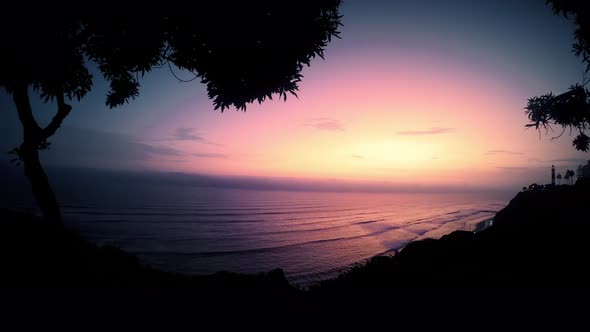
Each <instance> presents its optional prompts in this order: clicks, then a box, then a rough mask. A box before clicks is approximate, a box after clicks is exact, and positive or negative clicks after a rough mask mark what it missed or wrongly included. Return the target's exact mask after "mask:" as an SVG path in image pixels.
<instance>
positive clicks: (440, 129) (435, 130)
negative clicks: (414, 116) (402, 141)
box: [397, 127, 457, 136]
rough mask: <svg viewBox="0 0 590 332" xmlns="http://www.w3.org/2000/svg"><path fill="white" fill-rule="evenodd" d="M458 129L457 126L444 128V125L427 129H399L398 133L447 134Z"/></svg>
mask: <svg viewBox="0 0 590 332" xmlns="http://www.w3.org/2000/svg"><path fill="white" fill-rule="evenodd" d="M455 131H457V129H455V128H444V127H431V128H430V129H427V130H404V131H398V132H397V134H398V135H407V136H414V135H438V134H447V133H453V132H455Z"/></svg>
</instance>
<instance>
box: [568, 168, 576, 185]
mask: <svg viewBox="0 0 590 332" xmlns="http://www.w3.org/2000/svg"><path fill="white" fill-rule="evenodd" d="M565 176H566V179H569V180H570V184H574V176H576V172H574V170H573V169H568V170H567V171H566V172H565Z"/></svg>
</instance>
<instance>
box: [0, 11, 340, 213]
mask: <svg viewBox="0 0 590 332" xmlns="http://www.w3.org/2000/svg"><path fill="white" fill-rule="evenodd" d="M166 5H167V6H166V8H154V10H152V11H150V13H148V14H144V13H140V12H138V8H137V6H132V5H126V6H127V7H130V8H125V5H123V4H118V5H117V6H116V7H111V6H108V5H104V6H103V7H100V8H101V9H99V10H98V12H92V11H89V8H81V10H80V11H79V12H78V13H75V14H74V15H72V14H66V13H69V12H71V10H72V8H67V9H64V8H56V7H59V6H58V5H57V4H54V3H51V4H50V7H49V8H42V7H35V9H34V12H33V11H31V10H30V9H29V10H25V11H17V10H9V11H5V12H4V13H9V14H10V16H7V15H4V16H3V17H2V19H0V42H2V43H3V46H5V47H3V49H2V52H0V87H4V88H5V89H6V90H7V91H8V92H9V93H10V94H11V95H12V98H13V101H14V103H15V105H16V110H17V113H18V115H19V119H20V122H21V124H22V126H23V143H22V144H21V145H20V146H19V147H17V148H15V149H14V150H13V151H12V152H13V153H15V154H16V155H17V156H18V159H20V160H21V161H22V162H23V163H24V173H25V175H26V177H27V178H28V179H29V182H30V183H31V188H32V191H33V195H34V197H35V199H36V200H37V203H38V204H39V207H40V208H41V211H42V212H43V214H44V216H45V218H46V219H47V220H50V221H53V222H56V223H61V213H60V210H59V205H58V203H57V200H56V198H55V195H54V194H53V191H52V189H51V186H50V184H49V181H48V178H47V175H46V174H45V171H44V170H43V167H42V166H41V162H40V159H39V155H38V151H39V150H43V149H46V148H47V147H48V142H47V139H48V138H49V137H51V136H52V135H53V134H54V133H55V132H56V131H57V130H58V129H59V127H60V125H61V123H62V121H63V120H64V119H65V118H66V117H67V116H68V114H69V113H70V111H71V110H72V107H71V106H70V105H69V104H67V103H66V102H67V99H70V100H72V99H78V100H80V99H81V98H83V97H84V96H85V95H86V94H88V92H90V91H91V89H92V85H93V79H94V78H93V75H92V73H91V71H90V70H89V69H88V68H89V65H90V64H91V63H95V64H96V67H97V68H98V71H99V72H100V74H101V75H102V76H103V77H104V79H105V80H106V81H107V82H108V84H109V86H110V88H109V91H108V92H107V94H106V105H107V106H109V107H110V108H113V107H117V106H119V105H122V104H124V103H125V102H128V101H129V100H130V99H133V98H135V97H137V96H138V95H139V90H140V77H141V76H143V75H144V74H145V73H146V72H149V71H151V70H152V69H154V68H157V67H163V66H168V67H169V69H170V71H172V74H174V68H180V69H181V70H186V71H189V72H192V73H193V74H194V78H193V80H194V79H199V80H200V82H201V83H204V84H206V85H207V93H208V97H209V98H210V99H212V100H213V104H214V106H215V109H221V111H223V110H224V109H226V108H228V107H230V106H235V107H236V108H237V109H238V110H246V104H248V103H252V102H255V101H258V102H259V103H261V102H263V101H264V100H265V99H266V98H272V95H273V94H278V95H279V97H282V98H283V99H285V100H286V99H287V94H288V93H289V94H293V95H296V91H297V89H298V83H299V82H300V80H301V78H302V75H301V70H302V69H303V67H304V66H305V65H308V66H309V65H310V62H311V60H312V59H313V58H314V57H316V56H319V57H322V58H323V52H324V48H325V47H326V46H327V44H328V43H329V42H330V41H331V39H332V37H337V36H338V30H337V29H338V26H339V25H340V19H341V16H340V14H339V12H338V10H339V6H340V0H316V1H270V0H256V1H241V2H237V1H228V0H217V1H215V2H205V4H203V3H199V4H193V5H191V6H186V5H184V6H185V7H175V6H173V5H172V4H168V3H167V4H166ZM143 7H145V5H144V6H143ZM143 7H142V8H143ZM11 9H12V8H11ZM45 9H48V11H45ZM170 9H172V11H171V10H170ZM56 12H57V13H58V14H56ZM177 78H178V77H177ZM30 86H32V87H33V88H34V89H35V90H36V91H37V92H38V93H39V94H40V95H41V96H42V97H43V98H44V99H45V102H47V101H50V100H56V101H57V107H58V109H57V112H56V114H55V116H54V117H53V119H52V121H51V122H50V123H49V125H47V126H46V127H44V128H43V127H41V126H39V124H38V123H37V121H36V120H35V116H34V114H33V110H32V109H31V105H30V101H29V87H30ZM15 160H17V159H15Z"/></svg>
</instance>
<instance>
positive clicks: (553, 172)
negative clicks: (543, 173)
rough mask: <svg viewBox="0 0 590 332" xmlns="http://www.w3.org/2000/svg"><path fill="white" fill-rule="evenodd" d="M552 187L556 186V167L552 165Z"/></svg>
mask: <svg viewBox="0 0 590 332" xmlns="http://www.w3.org/2000/svg"><path fill="white" fill-rule="evenodd" d="M551 185H552V186H554V185H555V166H554V165H551Z"/></svg>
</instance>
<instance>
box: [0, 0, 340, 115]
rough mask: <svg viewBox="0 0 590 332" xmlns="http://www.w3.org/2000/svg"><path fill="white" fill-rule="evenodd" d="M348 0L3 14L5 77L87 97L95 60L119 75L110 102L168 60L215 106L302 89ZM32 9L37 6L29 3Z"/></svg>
mask: <svg viewBox="0 0 590 332" xmlns="http://www.w3.org/2000/svg"><path fill="white" fill-rule="evenodd" d="M339 4H340V1H339V0H320V1H305V2H301V3H294V2H292V1H243V2H230V1H215V2H210V3H208V4H207V5H206V6H201V8H199V6H197V7H196V10H192V11H191V12H190V14H184V15H178V12H181V9H177V10H176V11H175V12H176V13H177V14H176V15H167V14H160V15H154V14H155V13H151V14H152V15H150V14H148V15H143V14H139V13H133V12H129V13H126V12H125V11H124V10H123V11H116V12H114V13H105V12H101V13H100V14H96V13H95V15H89V14H84V15H79V16H75V17H74V16H64V15H61V16H58V17H55V16H54V15H47V14H46V13H41V14H36V15H33V16H29V15H27V16H26V17H19V18H13V19H10V20H2V21H1V22H0V40H2V41H3V42H4V44H5V45H10V48H9V49H5V50H4V51H3V52H0V86H3V87H5V88H7V89H8V90H9V91H11V90H13V89H14V86H15V85H17V84H23V83H26V84H30V85H33V86H34V87H35V88H36V89H38V91H39V92H40V93H41V95H42V96H44V97H46V98H47V99H53V98H55V97H58V96H60V95H65V96H66V97H67V98H77V99H80V98H82V97H84V96H85V95H86V94H87V93H88V92H89V91H90V90H91V88H92V81H93V77H92V75H91V74H90V72H89V70H88V63H89V62H95V63H96V64H97V65H98V68H99V70H100V73H101V74H102V75H103V76H104V78H105V79H106V80H107V81H108V82H109V84H110V90H109V91H108V93H107V98H106V104H107V105H108V106H109V107H116V106H118V105H121V104H123V103H125V102H127V101H129V99H132V98H135V97H136V96H137V95H138V94H139V87H140V82H139V77H140V76H141V75H143V74H144V73H146V72H149V71H150V70H152V69H153V68H155V67H158V66H172V65H173V66H175V67H178V68H181V69H185V70H188V71H191V72H193V73H194V74H195V75H196V78H198V79H199V80H200V81H201V82H202V83H205V84H206V85H207V91H208V95H209V97H210V98H211V99H213V103H214V105H215V108H216V109H217V108H221V110H224V109H225V108H228V107H230V106H231V105H233V106H235V107H237V108H238V109H242V110H245V108H246V104H247V103H251V102H254V101H258V102H262V101H264V100H265V98H270V97H271V96H272V94H279V95H280V97H283V98H286V95H287V93H291V94H295V93H296V91H297V88H298V82H299V81H300V79H301V73H300V72H301V69H302V68H303V66H304V65H309V64H310V61H311V59H312V58H314V57H316V56H320V57H323V51H324V48H325V47H326V45H327V43H328V42H330V40H331V38H332V37H335V36H338V31H337V28H338V26H339V24H340V18H341V17H340V15H339V12H338V7H339ZM27 14H30V12H27Z"/></svg>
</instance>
